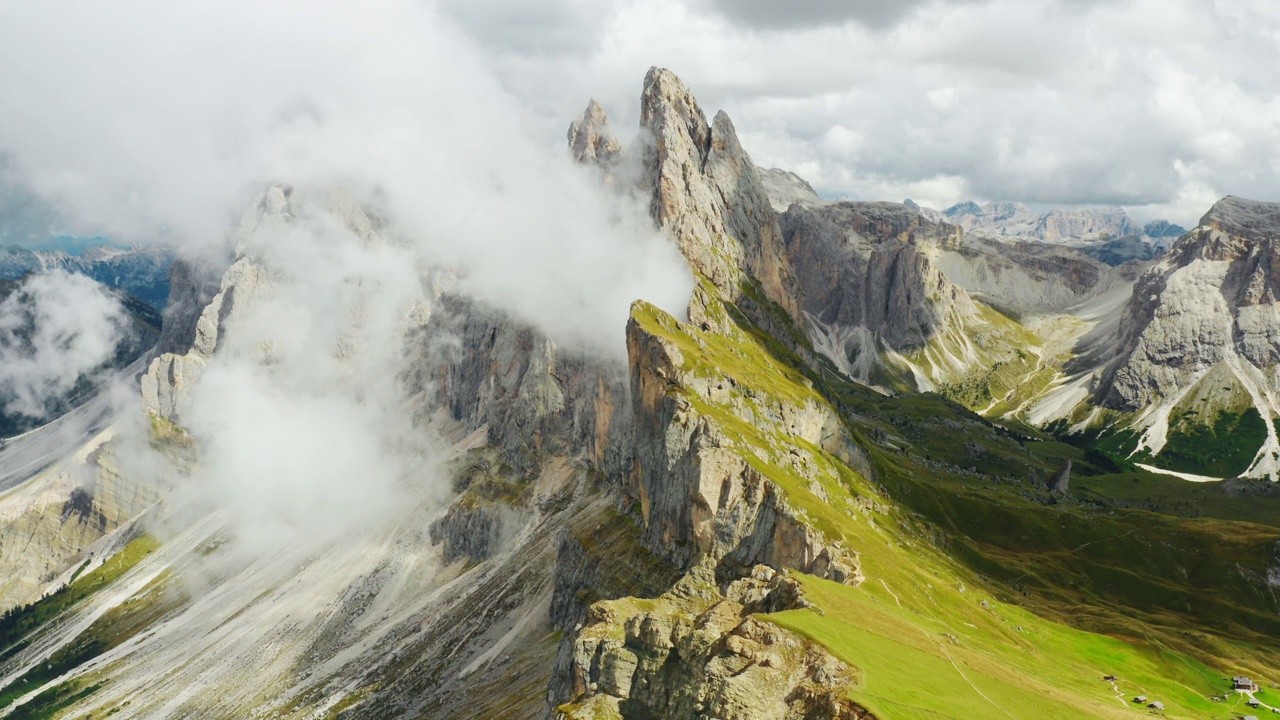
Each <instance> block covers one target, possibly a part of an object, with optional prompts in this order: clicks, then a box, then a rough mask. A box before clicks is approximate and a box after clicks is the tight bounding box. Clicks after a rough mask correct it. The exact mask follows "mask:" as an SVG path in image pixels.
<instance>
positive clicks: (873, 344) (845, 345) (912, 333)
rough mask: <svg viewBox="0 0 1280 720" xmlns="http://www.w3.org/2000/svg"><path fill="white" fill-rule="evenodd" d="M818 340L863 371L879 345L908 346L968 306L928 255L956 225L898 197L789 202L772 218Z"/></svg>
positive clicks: (953, 237)
mask: <svg viewBox="0 0 1280 720" xmlns="http://www.w3.org/2000/svg"><path fill="white" fill-rule="evenodd" d="M781 223H782V228H783V234H784V236H785V237H786V242H787V254H788V256H789V257H790V259H791V262H792V265H793V266H794V267H795V268H796V273H797V277H798V278H799V282H800V285H801V288H802V290H803V293H804V298H805V301H804V302H805V312H806V314H807V315H808V316H809V318H811V320H812V322H813V325H814V326H815V327H814V329H813V332H814V334H815V336H817V337H819V338H823V337H825V338H828V340H829V341H828V342H820V343H819V348H820V349H822V350H824V351H825V352H826V353H827V354H828V356H829V357H831V358H832V360H833V361H834V362H836V364H837V365H838V366H840V367H841V368H842V369H844V370H845V371H846V372H847V373H848V374H850V375H852V376H853V377H856V378H858V379H861V380H864V381H866V380H869V379H870V378H871V375H872V371H873V369H874V368H875V367H876V365H877V364H878V362H879V361H878V358H877V356H878V354H879V353H883V352H910V351H912V350H915V349H918V348H920V347H922V346H924V345H925V344H926V343H928V342H929V341H930V340H931V339H932V338H934V337H937V336H940V335H943V334H945V333H946V332H948V330H952V329H955V328H959V327H961V326H962V325H963V324H964V323H965V322H966V321H967V319H968V318H970V317H972V316H973V315H974V314H975V313H976V307H975V306H974V304H973V301H972V299H971V298H970V297H969V295H968V293H967V292H965V290H964V289H963V288H961V287H959V286H957V285H955V284H954V283H952V282H951V281H950V280H949V279H948V278H947V277H946V276H944V275H943V274H942V272H940V271H939V269H938V266H937V264H936V263H935V261H934V259H933V258H934V257H936V256H937V255H938V254H939V253H940V252H942V251H943V250H944V249H953V248H957V247H959V245H960V238H961V235H960V230H959V228H956V227H954V226H951V225H946V224H942V223H936V222H933V221H931V220H927V219H925V218H924V217H923V216H922V215H920V214H919V213H918V212H915V211H913V210H911V209H910V208H908V207H907V206H905V205H900V204H897V203H854V202H836V203H827V204H824V205H821V206H817V207H804V206H800V205H793V206H792V207H791V208H790V209H789V210H788V211H787V212H786V213H785V214H783V215H782V218H781Z"/></svg>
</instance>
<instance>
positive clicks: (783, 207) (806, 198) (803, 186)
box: [757, 168, 825, 213]
mask: <svg viewBox="0 0 1280 720" xmlns="http://www.w3.org/2000/svg"><path fill="white" fill-rule="evenodd" d="M757 171H758V172H759V173H760V181H761V182H763V183H764V188H765V191H766V192H768V194H769V202H770V203H772V205H773V209H774V210H777V211H778V212H780V213H784V212H786V211H787V208H789V207H791V205H792V204H793V203H800V204H801V205H820V204H822V203H823V202H825V201H824V200H823V199H822V198H821V197H820V196H819V195H818V193H817V191H816V190H814V189H813V186H812V185H810V184H809V182H808V181H807V180H805V179H804V178H802V177H800V176H799V175H797V174H795V173H793V172H791V171H789V170H781V169H779V168H757Z"/></svg>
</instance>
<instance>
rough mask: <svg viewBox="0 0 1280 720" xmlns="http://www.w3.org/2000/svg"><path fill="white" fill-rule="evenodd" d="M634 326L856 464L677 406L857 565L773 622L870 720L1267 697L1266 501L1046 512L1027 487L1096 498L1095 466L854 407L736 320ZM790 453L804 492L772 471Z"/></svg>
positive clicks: (945, 408)
mask: <svg viewBox="0 0 1280 720" xmlns="http://www.w3.org/2000/svg"><path fill="white" fill-rule="evenodd" d="M644 312H645V314H646V315H647V317H644V318H642V321H643V322H644V324H645V325H646V328H647V329H650V330H651V331H654V332H658V333H660V334H662V335H663V336H664V337H666V338H667V339H668V340H671V341H673V342H676V343H677V345H678V346H679V347H680V348H681V351H682V353H683V354H684V361H685V366H686V368H690V369H694V370H695V372H697V373H698V374H700V375H708V376H710V375H715V374H720V375H722V376H725V377H728V378H731V379H732V380H733V382H734V383H735V386H737V387H741V388H744V389H745V392H746V393H747V395H748V396H751V395H756V394H767V395H770V396H775V397H779V398H786V399H788V400H791V401H793V402H794V401H796V400H802V399H809V398H812V397H814V396H817V397H820V398H822V399H823V400H824V401H826V402H829V403H830V404H831V406H832V407H834V408H835V409H836V410H837V411H838V412H839V413H840V415H841V416H842V417H843V418H844V421H845V424H846V427H847V430H848V432H849V435H850V437H851V438H853V439H854V441H855V442H856V443H857V444H858V445H859V446H860V447H861V449H862V452H863V453H864V454H865V459H866V465H867V467H864V468H863V472H859V471H857V470H854V469H853V468H851V467H849V466H848V465H847V464H846V463H844V462H842V461H841V460H839V459H838V458H836V457H833V456H831V455H829V454H828V453H826V452H824V451H823V450H821V449H819V448H816V447H813V446H809V445H807V444H805V443H803V442H801V441H798V440H797V439H795V438H789V437H783V436H781V435H779V434H778V433H776V432H774V431H772V430H770V429H769V428H767V427H761V426H760V424H758V423H749V422H746V421H744V420H742V419H741V418H739V417H737V416H735V415H734V414H733V412H732V410H731V409H730V408H728V407H724V406H717V405H715V404H714V403H711V402H708V401H706V400H705V399H701V398H693V397H691V400H694V401H695V402H694V405H695V407H696V409H697V410H698V411H699V412H701V413H703V414H705V415H707V416H709V417H711V418H713V419H714V420H716V421H717V422H718V423H719V424H721V425H722V426H723V427H724V428H725V429H726V430H727V432H728V434H729V435H730V437H731V438H732V439H733V441H734V443H735V444H736V445H738V446H740V448H741V449H743V450H744V453H743V455H744V457H746V458H748V460H749V462H751V464H752V465H753V466H755V467H756V469H757V470H759V471H760V472H761V473H762V474H764V475H765V476H766V477H768V478H769V479H771V480H773V481H775V482H776V483H777V484H778V485H779V486H781V487H782V488H783V489H784V490H785V491H786V492H787V495H788V498H789V500H790V501H791V502H792V503H793V504H794V505H795V506H797V507H799V508H800V509H801V510H802V511H803V513H804V514H805V515H806V516H807V518H808V520H809V522H810V523H811V524H813V525H814V527H815V528H817V529H819V530H821V531H822V532H823V533H824V534H826V535H827V536H828V537H833V538H837V539H840V540H842V541H843V542H844V543H845V544H846V545H847V546H848V547H851V548H854V549H856V550H857V551H858V552H859V553H860V557H861V559H862V562H863V571H864V573H865V574H866V576H867V578H868V580H867V581H866V582H865V583H863V584H862V585H861V586H860V587H856V588H853V587H846V586H841V585H837V584H833V583H829V582H827V581H822V580H817V579H813V578H806V579H805V585H806V588H807V589H808V590H809V593H810V597H811V599H813V600H814V601H815V603H816V605H817V608H818V610H817V611H814V610H802V611H790V612H786V613H781V614H777V615H773V616H770V619H771V620H772V621H774V622H776V623H778V624H780V625H783V626H786V627H789V628H792V629H794V630H796V631H799V632H801V633H803V634H806V635H808V636H809V637H811V638H813V639H814V640H816V641H818V642H820V643H822V644H823V645H825V646H826V647H828V648H829V649H830V650H831V651H832V652H833V653H835V654H836V655H838V656H839V657H841V658H842V659H844V660H846V661H847V662H849V663H850V664H851V665H852V666H854V667H856V668H858V669H859V671H860V674H861V678H862V680H861V682H860V683H859V685H858V686H857V687H856V688H854V689H853V690H852V694H853V697H854V699H855V700H857V701H858V702H859V703H861V704H863V705H865V706H866V707H868V708H870V709H872V710H873V711H875V712H876V713H877V716H878V717H881V718H884V719H891V718H975V717H1011V718H1023V717H1026V718H1031V717H1050V718H1058V717H1061V718H1078V717H1119V716H1122V715H1128V714H1130V713H1134V712H1146V709H1145V708H1139V707H1136V706H1135V705H1134V704H1133V703H1132V702H1131V698H1132V696H1133V694H1135V693H1141V694H1144V695H1147V696H1148V697H1150V698H1152V699H1154V700H1161V701H1162V702H1164V703H1165V705H1166V706H1167V708H1168V710H1167V714H1168V715H1169V716H1170V717H1221V718H1227V717H1233V715H1232V712H1234V711H1233V709H1232V708H1231V706H1230V705H1229V704H1224V703H1215V702H1213V701H1212V700H1211V699H1210V698H1211V697H1212V696H1213V695H1214V694H1217V693H1221V692H1223V691H1225V689H1226V685H1225V684H1224V678H1225V677H1227V676H1229V675H1231V674H1236V673H1247V674H1252V675H1255V676H1260V677H1263V678H1276V679H1278V680H1280V662H1278V660H1277V657H1276V655H1275V654H1274V651H1273V648H1274V647H1275V646H1276V644H1277V642H1276V639H1277V638H1280V613H1278V611H1280V602H1278V600H1277V597H1276V594H1275V592H1274V591H1272V590H1271V589H1270V588H1269V586H1268V584H1267V582H1266V580H1265V574H1266V572H1267V569H1268V568H1270V567H1273V566H1276V565H1277V564H1278V563H1280V557H1278V556H1277V548H1280V502H1276V501H1268V502H1263V503H1259V502H1258V499H1257V498H1256V497H1248V498H1240V497H1230V496H1227V495H1225V494H1224V495H1222V496H1221V497H1215V502H1213V503H1211V504H1210V505H1212V512H1211V513H1209V512H1206V513H1204V514H1205V517H1199V518H1196V517H1190V515H1191V513H1189V512H1188V513H1182V514H1183V515H1184V516H1183V517H1178V516H1175V515H1174V514H1170V513H1166V512H1152V511H1150V510H1144V509H1137V508H1135V507H1132V506H1126V503H1127V502H1128V500H1127V499H1126V498H1124V497H1123V496H1122V495H1121V496H1119V497H1115V498H1112V497H1110V496H1108V495H1106V491H1107V486H1106V483H1105V482H1089V483H1086V484H1085V485H1084V486H1083V487H1082V488H1081V492H1079V494H1078V496H1077V495H1069V496H1066V497H1054V496H1052V495H1051V494H1050V493H1049V492H1048V490H1047V488H1046V487H1045V486H1044V484H1043V482H1041V481H1040V480H1039V479H1038V478H1044V477H1047V476H1048V475H1049V474H1051V473H1052V472H1054V470H1056V469H1057V468H1059V467H1061V466H1062V465H1063V463H1064V462H1065V461H1066V460H1068V459H1070V460H1071V461H1072V462H1073V464H1074V465H1075V467H1076V468H1078V469H1081V470H1084V471H1086V472H1090V473H1093V474H1094V475H1096V476H1097V477H1100V478H1107V477H1112V478H1114V477H1117V476H1114V475H1112V476H1107V475H1104V474H1103V472H1105V470H1106V467H1105V466H1106V465H1107V464H1108V463H1109V462H1110V459H1109V458H1106V457H1099V456H1098V455H1097V454H1096V453H1095V454H1093V455H1090V450H1089V448H1082V447H1077V446H1075V445H1072V444H1068V443H1064V442H1058V441H1056V440H1054V439H1053V438H1052V437H1051V436H1048V435H1043V434H1039V433H1036V434H1035V435H1036V436H1034V437H1033V436H1032V435H1031V434H1030V433H1032V432H1034V431H1028V433H1029V434H1027V435H1023V434H1019V433H1016V432H1012V431H1010V430H1008V429H1005V428H1001V427H998V426H996V425H993V424H992V423H990V422H988V421H986V420H984V419H983V418H981V417H979V416H977V415H975V414H973V413H972V412H970V411H968V410H966V409H965V408H964V407H962V406H960V405H959V404H957V403H955V402H952V401H950V400H947V399H945V398H943V397H941V396H937V395H931V394H924V395H919V394H905V395H900V396H897V397H886V396H883V395H880V394H878V393H875V392H872V391H870V390H868V389H866V388H864V387H861V386H858V385H856V384H854V383H850V382H848V381H846V380H844V379H842V378H841V376H839V375H838V374H837V373H835V372H834V371H833V370H832V369H831V368H829V367H822V366H819V367H817V368H814V367H812V366H810V365H808V364H807V363H806V362H804V361H803V360H802V359H801V358H799V357H798V356H796V355H795V354H794V353H792V352H791V351H789V350H787V349H786V348H785V347H783V346H782V345H781V344H780V343H776V342H771V339H770V338H768V337H767V335H764V334H763V333H762V332H761V331H760V330H759V329H758V328H755V327H752V326H751V325H750V323H749V322H747V321H746V320H745V319H744V318H743V316H742V315H741V314H738V313H733V312H732V308H729V314H730V315H731V316H732V317H733V318H734V320H735V322H736V323H737V329H736V330H731V331H730V332H727V333H723V334H713V333H703V332H701V331H698V330H695V329H693V328H689V327H687V326H683V325H681V324H679V323H676V322H675V321H674V320H672V319H670V318H668V317H666V316H664V315H662V314H661V312H660V311H656V310H653V309H647V310H645V311H644ZM791 448H794V449H796V450H799V451H802V452H803V453H804V456H805V458H806V462H807V463H808V467H809V469H810V470H813V469H816V470H817V471H818V477H819V482H818V485H819V486H820V488H815V487H814V486H813V485H811V484H808V483H807V482H804V481H801V480H800V478H798V477H796V476H795V474H794V473H793V472H791V470H790V469H789V467H788V466H787V465H786V463H781V462H771V461H770V458H773V457H776V456H779V455H782V454H785V453H787V452H788V451H789V449H791ZM1119 477H1129V476H1119ZM1133 477H1136V478H1137V479H1138V480H1139V481H1140V482H1141V483H1154V482H1156V479H1155V476H1150V475H1147V474H1142V473H1138V474H1134V475H1133ZM1166 480H1167V479H1166ZM815 489H818V490H819V492H818V493H817V494H815V492H814V491H815ZM1158 507H1163V506H1158ZM1107 674H1115V675H1117V676H1119V677H1120V682H1119V683H1118V686H1117V687H1116V688H1114V689H1113V688H1112V685H1111V683H1108V682H1104V681H1103V680H1102V677H1103V676H1104V675H1107Z"/></svg>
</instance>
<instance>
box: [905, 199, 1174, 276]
mask: <svg viewBox="0 0 1280 720" xmlns="http://www.w3.org/2000/svg"><path fill="white" fill-rule="evenodd" d="M903 204H905V205H906V206H907V207H909V208H912V209H913V210H916V211H917V212H919V213H920V214H921V215H923V216H924V217H925V218H928V219H929V220H933V221H934V222H945V223H949V224H951V225H958V226H960V227H961V228H963V229H964V230H965V232H967V233H970V234H973V235H983V236H988V237H1016V238H1022V239H1029V240H1039V241H1040V242H1046V243H1055V244H1066V245H1071V246H1073V247H1076V248H1077V249H1079V250H1080V251H1081V252H1083V253H1084V254H1086V255H1089V256H1090V257H1093V258H1095V259H1098V260H1101V261H1102V262H1105V263H1107V264H1108V265H1119V264H1121V263H1125V262H1128V261H1130V260H1152V259H1154V258H1155V257H1157V256H1159V255H1160V254H1161V253H1163V252H1164V251H1165V250H1167V249H1168V248H1169V246H1171V245H1172V244H1173V241H1174V240H1177V239H1178V238H1179V237H1181V236H1183V235H1185V234H1186V233H1187V230H1186V228H1183V227H1181V226H1179V225H1175V224H1173V223H1171V222H1169V221H1167V220H1153V221H1151V222H1149V223H1147V224H1146V225H1140V224H1138V223H1137V222H1136V221H1135V220H1134V219H1133V218H1131V217H1129V215H1128V214H1127V213H1126V212H1125V211H1124V210H1123V209H1122V208H1083V209H1077V210H1064V209H1060V208H1055V209H1052V210H1048V211H1045V212H1036V211H1034V210H1031V209H1030V208H1028V207H1027V206H1025V205H1023V204H1022V203H1016V202H993V203H987V204H986V205H979V204H977V203H975V202H961V203H956V204H955V205H952V206H951V207H949V208H947V209H946V210H934V209H932V208H928V207H924V206H922V205H920V204H918V203H916V202H913V201H912V200H910V199H908V200H905V201H903Z"/></svg>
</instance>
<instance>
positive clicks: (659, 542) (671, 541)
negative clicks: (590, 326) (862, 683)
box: [625, 311, 862, 584]
mask: <svg viewBox="0 0 1280 720" xmlns="http://www.w3.org/2000/svg"><path fill="white" fill-rule="evenodd" d="M658 312H660V311H658ZM660 321H665V322H672V323H674V322H676V321H675V320H674V319H672V318H669V317H667V318H663V319H661V320H660ZM627 349H628V354H629V356H630V358H631V378H632V388H631V398H632V407H633V415H634V420H633V421H634V423H635V431H634V432H635V459H634V466H633V470H632V472H631V473H630V474H629V477H628V479H627V483H626V488H625V492H627V493H628V495H629V496H630V497H631V498H633V499H634V501H635V502H636V503H637V504H638V505H639V508H640V514H641V521H642V526H643V528H644V531H645V537H646V541H647V542H648V543H649V545H650V547H652V548H654V550H655V551H656V552H659V553H661V554H663V555H665V556H666V557H668V558H669V559H670V560H671V561H672V562H673V563H675V564H676V565H677V566H688V565H690V564H692V563H694V562H695V561H698V560H699V559H700V558H706V557H709V558H712V559H713V560H714V562H716V563H717V565H718V568H719V570H720V571H721V572H722V573H723V574H726V575H728V576H733V575H735V574H738V573H741V572H743V571H745V570H746V569H749V568H751V567H753V566H755V565H759V564H763V565H769V566H772V567H776V568H784V567H785V568H794V569H797V570H802V571H804V572H807V573H810V574H813V575H818V576H820V577H825V578H829V579H832V580H836V581H838V582H846V583H851V584H857V583H858V582H861V580H862V575H861V573H860V572H859V561H858V558H857V556H856V553H854V552H852V551H850V550H848V549H846V548H843V547H841V546H839V545H838V544H835V543H833V542H831V541H830V540H828V539H827V538H825V537H823V535H822V534H821V533H819V532H818V531H816V530H815V529H813V527H811V525H810V524H809V523H808V522H806V521H805V519H804V518H803V517H802V515H801V513H799V512H797V510H796V509H795V508H794V507H792V505H791V504H790V502H789V500H788V498H787V494H786V492H784V491H783V490H782V488H780V487H779V486H778V485H777V484H776V483H774V482H773V481H772V480H770V479H768V478H766V477H765V476H764V475H763V474H762V473H761V472H760V471H759V470H758V469H757V468H756V467H754V466H753V465H752V463H751V462H750V461H749V460H748V455H747V453H748V452H749V450H747V449H746V448H743V447H741V446H740V445H738V444H737V443H735V442H734V441H733V440H732V438H730V436H729V434H728V433H727V432H726V430H725V429H724V427H723V426H722V425H721V424H720V422H719V421H717V420H716V419H715V418H714V417H713V416H712V415H710V414H708V412H705V411H703V410H700V409H699V408H698V407H697V406H696V405H695V404H694V403H693V402H691V400H690V398H689V395H688V393H689V392H690V391H691V392H693V393H694V394H696V395H699V396H702V397H703V398H705V399H706V400H707V401H709V402H711V403H714V404H715V405H717V406H720V407H723V408H724V409H725V410H726V411H728V412H731V413H732V414H733V415H735V416H736V417H739V418H742V419H743V420H745V421H747V422H752V423H754V424H756V425H757V426H763V427H770V428H776V429H777V431H778V432H780V433H783V434H785V435H792V436H796V437H801V438H805V439H806V440H808V441H809V442H812V443H814V444H820V443H822V441H823V439H824V438H825V437H826V436H828V435H829V434H830V428H831V427H832V426H833V425H835V424H836V420H835V417H834V415H833V414H832V412H831V411H830V409H829V408H827V407H825V406H822V405H819V404H818V403H817V402H816V401H815V402H805V403H790V402H785V401H777V402H772V401H766V402H767V404H761V403H760V402H759V401H758V399H757V400H756V401H753V400H752V399H750V398H747V397H746V396H745V394H740V391H737V390H736V389H735V388H733V387H732V386H731V385H732V383H730V382H729V381H727V380H725V379H708V378H705V377H698V376H697V375H696V374H695V373H693V372H690V371H689V370H688V369H687V368H685V367H684V358H683V355H682V353H681V351H680V349H679V348H678V347H677V346H676V345H675V344H673V343H671V342H669V341H667V340H664V339H663V338H661V337H659V336H658V335H656V334H653V333H651V332H649V331H647V330H646V329H645V328H644V327H642V326H641V324H640V323H639V322H637V320H636V319H635V318H634V317H633V319H632V321H631V322H629V323H628V325H627ZM792 471H793V472H796V473H797V474H799V475H802V476H803V475H804V474H805V473H806V472H812V469H811V468H809V466H808V465H807V464H806V463H805V462H804V461H803V460H802V459H800V458H795V459H794V462H793V463H792Z"/></svg>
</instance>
